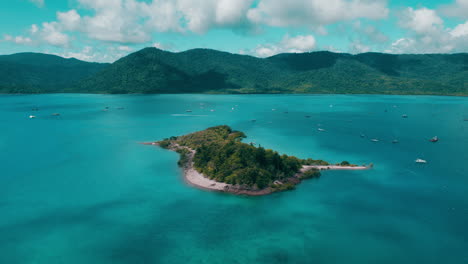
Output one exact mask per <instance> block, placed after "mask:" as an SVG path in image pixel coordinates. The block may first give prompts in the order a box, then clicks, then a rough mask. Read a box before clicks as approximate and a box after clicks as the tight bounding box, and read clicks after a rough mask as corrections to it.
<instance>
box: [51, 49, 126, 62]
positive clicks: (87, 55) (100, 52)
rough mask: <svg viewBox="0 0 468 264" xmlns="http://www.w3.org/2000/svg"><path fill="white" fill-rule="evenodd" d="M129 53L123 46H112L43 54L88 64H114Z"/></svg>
mask: <svg viewBox="0 0 468 264" xmlns="http://www.w3.org/2000/svg"><path fill="white" fill-rule="evenodd" d="M130 51H131V50H130V49H127V48H124V46H115V45H112V46H109V47H102V48H96V47H94V48H93V47H91V46H85V47H83V48H82V49H65V50H64V51H62V52H51V51H45V53H49V54H54V55H57V56H60V57H64V58H75V59H78V60H83V61H90V62H114V61H116V60H118V59H120V58H122V57H123V56H126V55H128V53H129V52H130Z"/></svg>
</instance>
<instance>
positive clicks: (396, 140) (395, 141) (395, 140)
mask: <svg viewBox="0 0 468 264" xmlns="http://www.w3.org/2000/svg"><path fill="white" fill-rule="evenodd" d="M399 142H400V141H398V139H394V140H392V143H393V144H396V143H399Z"/></svg>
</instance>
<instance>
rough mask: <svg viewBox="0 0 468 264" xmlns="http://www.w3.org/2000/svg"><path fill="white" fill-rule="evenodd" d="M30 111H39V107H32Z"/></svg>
mask: <svg viewBox="0 0 468 264" xmlns="http://www.w3.org/2000/svg"><path fill="white" fill-rule="evenodd" d="M31 110H32V111H39V108H37V107H34V108H33V109H31Z"/></svg>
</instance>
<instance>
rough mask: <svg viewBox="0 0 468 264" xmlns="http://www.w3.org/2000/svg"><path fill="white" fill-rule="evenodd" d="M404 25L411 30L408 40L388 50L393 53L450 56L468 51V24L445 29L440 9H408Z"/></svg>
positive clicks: (400, 40) (405, 39) (403, 18)
mask: <svg viewBox="0 0 468 264" xmlns="http://www.w3.org/2000/svg"><path fill="white" fill-rule="evenodd" d="M400 26H401V27H402V28H404V29H407V30H408V34H407V36H405V37H402V38H399V39H398V40H396V41H394V42H393V43H392V44H391V46H390V47H389V48H388V49H387V50H385V51H386V52H392V53H448V52H466V51H468V22H466V23H464V24H459V25H457V26H456V27H454V28H453V29H451V28H447V27H445V26H444V21H443V20H442V19H441V18H440V17H439V15H438V14H437V12H436V10H432V9H428V8H424V7H423V8H420V9H416V10H415V9H413V8H407V9H406V10H405V11H404V12H403V14H402V19H401V23H400Z"/></svg>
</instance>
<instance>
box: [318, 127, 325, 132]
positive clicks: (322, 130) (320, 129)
mask: <svg viewBox="0 0 468 264" xmlns="http://www.w3.org/2000/svg"><path fill="white" fill-rule="evenodd" d="M317 130H318V131H320V132H325V131H326V130H325V129H323V128H318V129H317Z"/></svg>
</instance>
